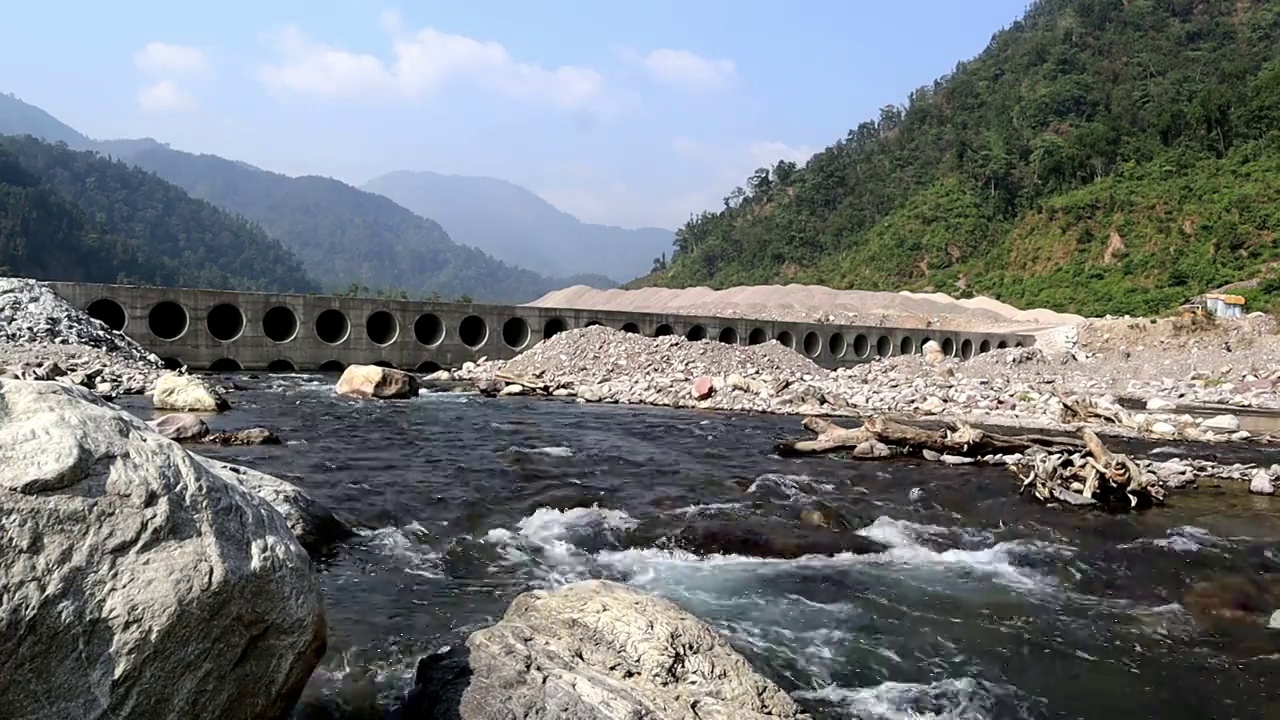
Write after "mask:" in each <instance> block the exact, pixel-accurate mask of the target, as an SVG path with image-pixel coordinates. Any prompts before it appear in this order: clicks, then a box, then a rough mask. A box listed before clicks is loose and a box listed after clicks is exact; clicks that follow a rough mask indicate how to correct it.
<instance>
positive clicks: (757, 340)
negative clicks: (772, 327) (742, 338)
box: [747, 328, 769, 345]
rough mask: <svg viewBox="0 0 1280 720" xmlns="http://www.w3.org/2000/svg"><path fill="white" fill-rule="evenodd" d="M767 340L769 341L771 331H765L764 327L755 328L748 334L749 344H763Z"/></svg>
mask: <svg viewBox="0 0 1280 720" xmlns="http://www.w3.org/2000/svg"><path fill="white" fill-rule="evenodd" d="M767 342H769V333H767V332H765V331H764V328H755V329H753V330H752V331H751V334H750V335H747V344H748V345H763V344H765V343H767Z"/></svg>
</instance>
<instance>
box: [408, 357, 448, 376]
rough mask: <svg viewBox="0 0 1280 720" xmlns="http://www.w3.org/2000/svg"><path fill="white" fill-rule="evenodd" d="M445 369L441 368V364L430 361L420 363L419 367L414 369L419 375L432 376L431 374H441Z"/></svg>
mask: <svg viewBox="0 0 1280 720" xmlns="http://www.w3.org/2000/svg"><path fill="white" fill-rule="evenodd" d="M443 369H444V368H442V367H440V363H438V362H432V361H430V360H425V361H423V362H420V363H418V367H416V368H414V370H413V371H414V372H417V373H422V374H423V375H430V374H431V373H435V372H440V371H441V370H443Z"/></svg>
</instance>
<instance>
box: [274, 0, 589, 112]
mask: <svg viewBox="0 0 1280 720" xmlns="http://www.w3.org/2000/svg"><path fill="white" fill-rule="evenodd" d="M381 21H382V24H383V26H384V27H385V28H386V29H387V30H388V32H389V33H390V34H391V36H392V43H391V48H390V52H389V53H388V54H387V56H386V57H381V56H378V55H374V54H370V53H362V52H354V51H351V50H346V49H343V48H339V47H335V46H331V45H327V44H324V43H321V42H318V41H316V40H313V39H311V38H309V37H307V36H306V35H305V34H304V33H303V32H302V31H301V30H299V29H297V28H292V27H291V28H286V29H285V30H284V31H282V32H280V33H278V34H277V35H276V36H275V37H274V38H272V44H273V45H274V47H275V50H276V51H277V53H278V54H279V56H280V57H279V60H278V61H277V62H274V63H270V64H267V65H263V66H262V67H260V68H259V69H258V79H259V80H260V81H261V82H262V84H263V85H264V87H266V89H267V90H268V91H269V92H271V93H274V94H277V95H286V94H296V95H309V96H312V97H318V98H322V99H330V100H333V99H353V100H369V99H377V98H399V99H407V100H416V99H421V98H425V97H429V96H431V95H433V94H435V93H437V92H439V91H440V90H441V89H442V88H443V87H444V86H445V85H447V84H449V83H451V82H458V81H464V82H470V83H474V84H478V85H481V86H484V87H488V88H489V89H491V90H494V91H496V92H500V93H502V94H504V95H506V96H508V97H513V98H518V99H524V100H534V101H541V102H549V103H551V104H553V105H555V106H557V107H562V108H566V109H601V108H603V107H604V103H605V100H606V98H605V93H604V78H603V77H602V76H601V75H600V74H599V73H598V72H596V71H594V70H592V69H590V68H585V67H578V66H574V65H562V66H560V67H557V68H546V67H543V66H541V65H537V64H532V63H526V62H520V61H518V60H516V59H515V58H513V57H512V56H511V54H510V53H509V52H508V51H507V49H506V48H505V47H503V46H502V45H501V44H500V43H497V42H492V41H480V40H475V39H473V38H469V37H466V36H464V35H454V34H451V33H445V32H440V31H439V30H435V29H433V28H423V29H421V30H418V31H416V32H412V33H405V32H404V31H403V30H402V29H401V26H400V18H399V15H398V14H397V13H395V12H394V11H387V12H384V13H382V16H381Z"/></svg>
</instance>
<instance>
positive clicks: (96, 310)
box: [85, 298, 129, 331]
mask: <svg viewBox="0 0 1280 720" xmlns="http://www.w3.org/2000/svg"><path fill="white" fill-rule="evenodd" d="M85 312H87V313H89V317H91V318H93V319H94V320H99V321H101V322H102V324H103V325H106V326H107V327H109V328H111V329H112V330H116V331H120V330H124V326H125V325H126V324H127V323H128V322H129V316H128V315H127V314H126V313H125V311H124V308H123V307H122V306H121V305H120V303H118V302H116V301H115V300H112V299H111V298H99V299H97V300H94V301H93V302H91V303H89V307H87V308H85Z"/></svg>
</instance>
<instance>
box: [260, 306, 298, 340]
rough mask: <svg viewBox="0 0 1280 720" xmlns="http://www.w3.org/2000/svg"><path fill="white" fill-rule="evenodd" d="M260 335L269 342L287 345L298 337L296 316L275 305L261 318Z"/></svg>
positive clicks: (283, 307)
mask: <svg viewBox="0 0 1280 720" xmlns="http://www.w3.org/2000/svg"><path fill="white" fill-rule="evenodd" d="M262 334H263V335H266V336H267V339H268V340H270V341H271V342H278V343H287V342H289V341H290V340H293V339H294V338H295V337H297V336H298V315H297V314H296V313H294V312H293V310H292V309H290V308H287V307H285V306H283V305H277V306H276V307H273V308H271V309H270V310H268V311H267V313H266V314H265V315H263V316H262Z"/></svg>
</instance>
